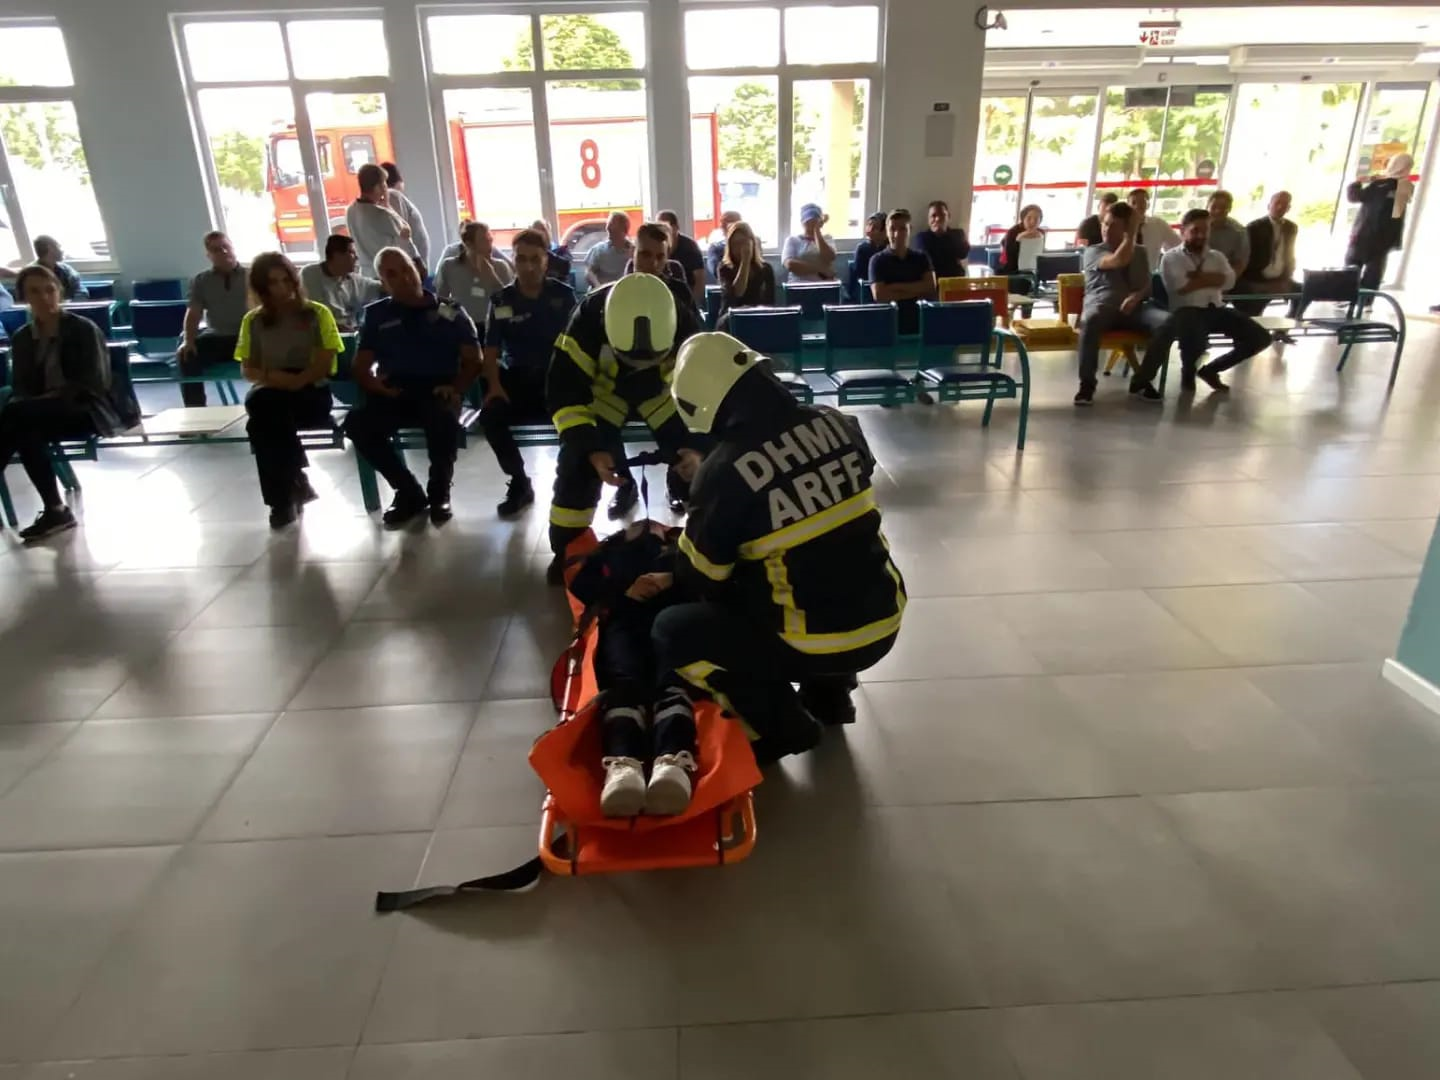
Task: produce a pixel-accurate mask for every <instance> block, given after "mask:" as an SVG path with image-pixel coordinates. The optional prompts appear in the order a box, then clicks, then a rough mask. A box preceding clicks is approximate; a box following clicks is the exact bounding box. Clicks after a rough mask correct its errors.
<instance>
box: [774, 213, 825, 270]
mask: <svg viewBox="0 0 1440 1080" xmlns="http://www.w3.org/2000/svg"><path fill="white" fill-rule="evenodd" d="M829 220H830V217H829V215H828V214H826V213H825V211H823V210H821V209H820V207H819V206H818V205H816V204H815V203H806V204H805V205H804V206H802V207H800V232H799V234H798V235H796V236H792V237H790V238H789V239H787V240H786V241H785V250H784V252H783V254H782V255H781V262H782V263H783V264H784V266H785V269H786V270H787V271H788V272H789V277H788V278H787V279H786V280H788V281H834V280H835V241H834V239H833V238H832V237H829V236H826V235H825V233H824V232H823V231H822V230H823V229H824V228H825V223H826V222H827V221H829Z"/></svg>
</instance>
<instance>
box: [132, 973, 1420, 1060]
mask: <svg viewBox="0 0 1440 1080" xmlns="http://www.w3.org/2000/svg"><path fill="white" fill-rule="evenodd" d="M1430 985H1440V976H1433V977H1418V978H1408V979H1375V980H1360V981H1355V982H1320V983H1316V984H1313V985H1305V984H1300V985H1278V986H1262V987H1243V988H1236V989H1233V990H1211V991H1197V992H1194V993H1183V994H1158V995H1153V996H1136V995H1116V996H1099V997H1085V998H1069V997H1061V998H1035V999H1033V1000H1021V1001H1011V1002H1006V1003H1004V1004H991V1003H979V1004H973V1005H948V1006H944V1007H938V1008H924V1007H919V1008H906V1009H870V1010H857V1011H850V1012H845V1011H842V1012H828V1013H820V1014H806V1015H796V1016H777V1017H768V1018H765V1019H749V1020H714V1021H705V1020H697V1021H690V1022H686V1023H680V1024H666V1025H654V1024H648V1025H647V1024H624V1023H622V1024H617V1025H614V1026H606V1027H591V1028H561V1029H553V1028H541V1029H530V1030H524V1031H510V1032H505V1033H504V1034H493V1035H473V1036H458V1037H454V1038H423V1039H403V1038H386V1039H371V1040H362V1041H361V1042H360V1043H359V1048H360V1049H368V1048H371V1047H375V1048H381V1047H394V1046H441V1045H447V1044H453V1043H470V1042H474V1043H481V1042H489V1041H492V1040H500V1039H545V1038H557V1037H568V1036H577V1035H579V1036H583V1035H613V1034H621V1033H626V1034H629V1033H635V1032H661V1033H663V1032H666V1031H672V1030H673V1031H675V1032H677V1034H678V1035H680V1036H682V1037H683V1034H684V1032H686V1031H692V1030H694V1031H701V1030H710V1029H723V1028H742V1027H776V1026H780V1025H789V1024H816V1023H826V1022H831V1021H854V1020H882V1019H888V1018H892V1017H909V1016H945V1015H949V1014H966V1015H985V1014H997V1015H999V1014H1004V1013H1009V1012H1018V1011H1020V1010H1022V1009H1040V1008H1085V1007H1087V1006H1092V1005H1145V1004H1150V1003H1156V1002H1204V1001H1220V1000H1225V999H1227V998H1243V997H1261V996H1264V997H1282V996H1289V995H1295V996H1300V995H1307V994H1316V993H1325V992H1330V991H1343V990H1368V989H1376V988H1381V987H1387V986H1430ZM317 1048H318V1047H308V1046H306V1047H268V1048H265V1049H267V1050H277V1049H317ZM129 1056H131V1057H133V1056H134V1055H129ZM1022 1075H1023V1074H1022Z"/></svg>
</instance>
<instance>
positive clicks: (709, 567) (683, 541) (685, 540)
mask: <svg viewBox="0 0 1440 1080" xmlns="http://www.w3.org/2000/svg"><path fill="white" fill-rule="evenodd" d="M680 552H681V554H683V555H684V556H685V557H686V558H687V559H689V560H690V565H691V566H693V567H695V569H696V570H699V571H700V573H702V574H704V575H705V576H706V577H708V578H709V579H710V580H711V581H727V580H729V578H730V575H731V574H732V573H734V571H735V564H734V563H724V564H721V563H713V562H711V561H710V560H709V559H707V558H706V557H705V555H704V553H703V552H701V550H700V549H699V548H697V547H696V546H695V541H693V540H691V539H690V536H689V534H687V533H681V534H680Z"/></svg>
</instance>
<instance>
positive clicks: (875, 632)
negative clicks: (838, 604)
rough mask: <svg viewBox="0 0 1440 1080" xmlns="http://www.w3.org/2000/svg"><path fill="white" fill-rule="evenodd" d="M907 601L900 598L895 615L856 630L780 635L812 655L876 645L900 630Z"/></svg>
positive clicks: (799, 649)
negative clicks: (836, 632)
mask: <svg viewBox="0 0 1440 1080" xmlns="http://www.w3.org/2000/svg"><path fill="white" fill-rule="evenodd" d="M904 610H905V603H904V600H903V599H902V600H900V602H899V608H898V610H897V611H896V612H895V614H894V615H889V616H886V617H885V618H883V619H879V620H877V621H876V622H873V623H870V624H869V625H868V626H861V627H858V628H856V629H854V630H845V631H842V632H841V633H838V634H786V633H782V634H781V635H780V636H781V638H783V639H784V641H785V643H786V644H787V645H789V646H790V647H791V648H792V649H794V650H795V651H796V652H802V653H807V654H809V655H811V656H816V655H823V654H825V653H840V652H850V651H851V650H852V649H863V648H865V647H866V646H867V645H874V644H875V643H876V642H877V641H883V640H884V639H885V638H887V637H890V635H892V634H895V633H898V632H899V630H900V617H901V615H902V614H903V613H904Z"/></svg>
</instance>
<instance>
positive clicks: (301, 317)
mask: <svg viewBox="0 0 1440 1080" xmlns="http://www.w3.org/2000/svg"><path fill="white" fill-rule="evenodd" d="M250 291H251V292H252V293H254V295H255V297H256V299H257V300H259V302H260V306H259V307H257V308H255V309H254V310H252V311H250V312H249V313H248V314H247V315H246V316H245V321H244V322H243V323H241V324H240V339H239V341H238V343H237V344H236V346H235V359H236V360H238V361H240V364H241V368H242V370H243V372H244V374H245V378H246V380H247V381H249V383H250V384H251V385H250V392H249V394H247V395H246V397H245V411H246V412H247V413H248V414H249V417H250V419H249V422H248V424H247V425H246V428H245V430H246V433H247V434H248V435H249V436H250V446H251V448H252V449H253V450H254V451H255V471H256V472H257V473H259V475H260V496H261V498H263V499H264V500H265V505H266V506H268V507H270V527H271V528H272V529H283V528H284V527H285V526H287V525H289V524H290V523H291V522H293V521H294V520H295V517H296V515H297V514H298V513H299V512H300V509H301V507H303V506H304V505H305V504H306V503H307V502H310V501H311V500H312V499H314V498H315V497H316V496H315V489H314V488H313V487H311V486H310V481H309V479H308V478H307V477H306V476H305V466H306V464H308V462H307V460H306V457H305V448H304V447H303V446H301V445H300V432H301V431H306V430H312V429H316V428H328V427H330V406H331V400H330V386H329V382H328V380H329V378H330V376H331V375H332V374H333V373H334V371H335V358H336V356H338V355H339V353H340V352H341V351H342V350H343V349H344V347H345V346H344V342H342V341H341V340H340V332H339V331H338V330H337V329H336V328H335V316H334V315H332V314H331V313H330V309H329V308H328V307H326V306H325V305H324V304H321V303H318V302H316V301H314V300H307V299H306V298H305V290H304V288H303V287H301V285H300V274H299V273H298V272H297V271H296V269H295V264H294V263H292V262H291V261H290V260H289V259H287V258H286V257H285V256H284V255H281V254H280V253H279V252H278V251H267V252H265V253H264V254H263V255H259V256H257V257H256V259H255V261H254V262H253V263H251V264H250Z"/></svg>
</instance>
